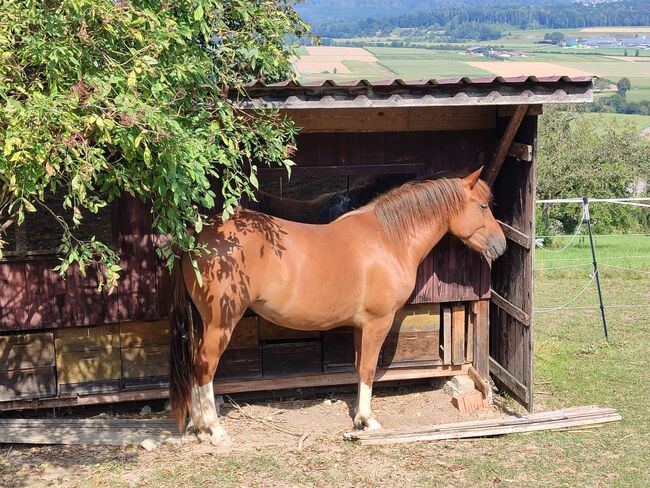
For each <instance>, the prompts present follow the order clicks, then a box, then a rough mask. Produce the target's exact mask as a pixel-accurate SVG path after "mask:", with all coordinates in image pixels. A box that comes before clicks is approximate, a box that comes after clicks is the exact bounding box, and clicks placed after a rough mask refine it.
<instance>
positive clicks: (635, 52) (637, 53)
mask: <svg viewBox="0 0 650 488" xmlns="http://www.w3.org/2000/svg"><path fill="white" fill-rule="evenodd" d="M640 55H641V51H639V50H638V49H637V50H636V51H634V56H636V57H639V56H640Z"/></svg>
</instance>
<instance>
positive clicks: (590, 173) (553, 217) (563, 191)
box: [537, 107, 650, 235]
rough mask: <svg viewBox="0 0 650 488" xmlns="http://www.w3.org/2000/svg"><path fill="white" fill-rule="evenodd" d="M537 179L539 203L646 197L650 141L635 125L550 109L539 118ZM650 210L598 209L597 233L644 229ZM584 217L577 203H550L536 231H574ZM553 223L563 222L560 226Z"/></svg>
mask: <svg viewBox="0 0 650 488" xmlns="http://www.w3.org/2000/svg"><path fill="white" fill-rule="evenodd" d="M537 175H538V179H537V198H539V199H540V200H541V199H552V198H573V197H583V196H587V197H591V198H624V197H629V196H637V195H645V193H647V191H648V190H647V184H648V182H649V181H650V142H649V141H648V140H646V139H643V138H641V137H640V135H639V132H638V130H637V129H636V128H635V127H634V126H633V125H632V124H625V123H622V124H617V123H615V122H612V121H611V120H610V119H606V118H604V116H603V117H600V116H599V117H593V116H590V114H585V113H582V112H575V111H568V110H561V109H558V108H552V107H548V108H547V109H546V110H545V113H544V115H542V116H541V117H540V126H539V135H538V157H537ZM644 185H646V186H644ZM644 188H645V190H644ZM646 211H647V209H641V211H639V210H637V209H634V208H631V207H623V206H622V205H599V206H598V209H597V210H594V211H593V212H592V219H593V221H594V225H595V227H596V232H603V233H605V232H611V231H623V232H625V231H629V230H630V229H638V230H640V229H642V228H643V227H644V226H645V225H647V223H646V220H647V218H646V217H647V212H646ZM579 218H580V210H579V208H578V205H571V204H561V205H547V206H545V207H544V208H543V210H542V214H541V215H539V216H538V219H537V224H538V225H537V232H538V234H540V235H548V234H552V233H554V232H557V231H560V232H572V231H573V230H574V229H575V226H576V224H577V222H578V220H579ZM553 222H556V223H558V222H559V223H560V225H559V227H560V228H557V227H558V226H554V225H553ZM645 230H647V229H645Z"/></svg>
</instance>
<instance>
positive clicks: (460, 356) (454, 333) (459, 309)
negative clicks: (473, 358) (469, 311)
mask: <svg viewBox="0 0 650 488" xmlns="http://www.w3.org/2000/svg"><path fill="white" fill-rule="evenodd" d="M451 362H452V363H453V364H463V363H464V362H465V304H464V303H456V304H454V306H453V310H452V316H451Z"/></svg>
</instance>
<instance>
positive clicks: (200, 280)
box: [190, 258, 203, 286]
mask: <svg viewBox="0 0 650 488" xmlns="http://www.w3.org/2000/svg"><path fill="white" fill-rule="evenodd" d="M190 262H191V263H192V268H193V269H194V276H196V281H197V283H198V284H199V286H203V275H201V271H200V270H199V263H197V262H196V259H194V258H192V259H191V260H190Z"/></svg>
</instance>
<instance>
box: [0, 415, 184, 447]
mask: <svg viewBox="0 0 650 488" xmlns="http://www.w3.org/2000/svg"><path fill="white" fill-rule="evenodd" d="M173 438H179V435H178V433H177V426H176V423H175V422H173V421H171V420H158V419H144V420H143V419H0V443H3V444H64V445H71V444H80V445H111V446H128V445H132V444H140V443H141V442H142V441H144V440H145V439H151V440H153V441H156V442H164V441H166V440H167V439H173Z"/></svg>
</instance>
